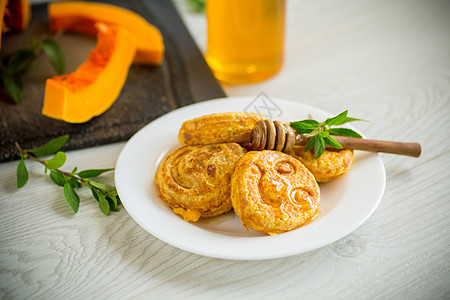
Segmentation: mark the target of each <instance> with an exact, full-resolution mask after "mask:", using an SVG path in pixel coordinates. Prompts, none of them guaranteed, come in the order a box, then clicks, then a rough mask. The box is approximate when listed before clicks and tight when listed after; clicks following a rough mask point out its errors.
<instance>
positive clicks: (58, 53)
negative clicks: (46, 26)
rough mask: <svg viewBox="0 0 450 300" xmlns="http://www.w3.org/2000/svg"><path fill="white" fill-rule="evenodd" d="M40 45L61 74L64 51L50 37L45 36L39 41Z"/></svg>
mask: <svg viewBox="0 0 450 300" xmlns="http://www.w3.org/2000/svg"><path fill="white" fill-rule="evenodd" d="M41 47H42V50H43V51H44V53H45V55H46V56H47V58H48V60H49V61H50V63H51V64H52V66H53V68H54V69H55V71H56V72H57V73H58V75H61V74H63V73H64V68H65V59H64V52H63V50H62V49H61V47H60V46H59V44H58V43H57V42H56V41H55V40H53V39H51V38H46V39H44V40H43V41H42V42H41Z"/></svg>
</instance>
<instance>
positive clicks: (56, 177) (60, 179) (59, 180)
mask: <svg viewBox="0 0 450 300" xmlns="http://www.w3.org/2000/svg"><path fill="white" fill-rule="evenodd" d="M50 179H51V180H52V181H53V182H54V183H56V184H57V185H59V186H64V184H66V177H64V175H63V174H61V173H59V172H56V171H53V170H50Z"/></svg>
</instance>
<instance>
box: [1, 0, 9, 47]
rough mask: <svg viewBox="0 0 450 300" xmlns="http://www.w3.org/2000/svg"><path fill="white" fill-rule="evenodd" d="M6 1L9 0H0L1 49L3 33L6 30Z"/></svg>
mask: <svg viewBox="0 0 450 300" xmlns="http://www.w3.org/2000/svg"><path fill="white" fill-rule="evenodd" d="M6 1H7V0H0V49H1V48H2V34H3V31H4V28H3V19H4V15H5V8H6Z"/></svg>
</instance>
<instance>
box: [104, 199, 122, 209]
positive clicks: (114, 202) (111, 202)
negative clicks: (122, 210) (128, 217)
mask: <svg viewBox="0 0 450 300" xmlns="http://www.w3.org/2000/svg"><path fill="white" fill-rule="evenodd" d="M106 200H108V203H109V208H110V210H112V211H115V212H118V211H119V209H118V208H117V205H118V204H119V203H118V201H117V200H118V199H117V197H108V196H107V197H106Z"/></svg>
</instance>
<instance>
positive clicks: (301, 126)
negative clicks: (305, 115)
mask: <svg viewBox="0 0 450 300" xmlns="http://www.w3.org/2000/svg"><path fill="white" fill-rule="evenodd" d="M289 125H290V126H291V127H292V128H293V129H294V130H295V131H297V132H298V133H300V134H307V133H311V132H312V131H314V130H315V129H317V128H318V127H319V125H320V124H319V122H317V121H315V120H303V121H295V122H290V123H289Z"/></svg>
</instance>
